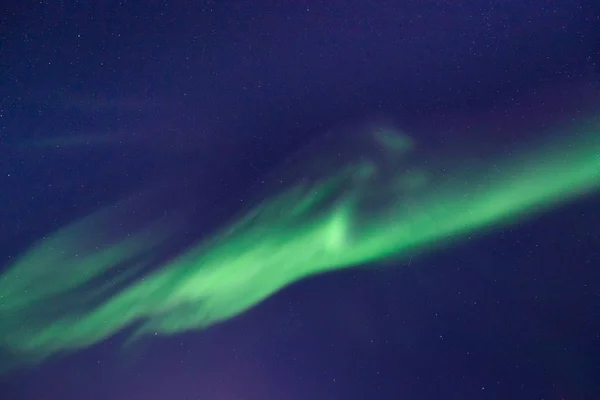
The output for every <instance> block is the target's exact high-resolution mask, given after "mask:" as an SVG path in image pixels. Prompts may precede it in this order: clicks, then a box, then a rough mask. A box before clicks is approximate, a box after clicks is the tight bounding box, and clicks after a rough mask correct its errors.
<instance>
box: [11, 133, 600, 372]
mask: <svg viewBox="0 0 600 400" xmlns="http://www.w3.org/2000/svg"><path fill="white" fill-rule="evenodd" d="M349 135H350V136H345V137H342V138H340V137H338V138H337V144H336V143H335V142H330V141H325V142H323V143H320V144H317V145H315V146H313V147H311V148H309V149H308V150H307V152H305V153H308V155H309V156H310V157H307V158H306V159H305V160H303V159H302V157H299V158H298V159H296V163H295V164H292V165H288V166H287V167H285V168H284V169H283V170H282V171H280V174H278V175H277V176H274V177H273V179H272V182H273V184H274V185H279V187H280V188H279V189H276V190H274V191H275V193H268V195H267V196H265V197H264V200H263V201H261V202H258V203H256V205H255V206H254V207H251V208H250V209H249V210H248V211H247V212H246V213H244V214H243V215H241V217H240V218H238V219H237V220H234V221H233V222H232V223H230V224H227V225H226V226H225V227H224V228H223V229H222V230H221V231H219V232H217V233H215V234H214V235H213V236H212V237H210V238H209V239H208V240H205V241H202V242H200V243H199V244H197V245H196V246H194V247H192V248H190V249H188V250H187V251H185V252H183V253H182V254H180V255H178V256H177V257H175V258H173V259H171V260H170V261H168V262H166V263H165V264H164V265H162V266H161V268H160V269H155V270H154V272H152V273H150V274H147V275H146V276H145V277H144V278H143V279H142V278H139V279H137V280H133V279H130V277H129V278H127V279H125V278H123V280H122V281H119V282H115V281H109V282H107V281H101V282H103V283H98V280H99V279H100V280H101V278H102V276H103V275H104V274H106V273H109V272H110V270H112V269H114V268H115V267H123V266H129V268H132V266H134V267H135V266H136V265H140V266H144V265H147V264H150V263H152V261H153V260H154V257H153V254H155V252H156V251H157V249H160V248H164V247H165V246H166V245H167V243H168V240H169V238H170V237H172V234H173V233H174V230H175V228H174V225H173V226H171V225H170V224H168V223H166V222H165V221H163V220H157V221H154V222H150V223H148V224H147V225H146V226H145V227H143V228H142V229H139V230H138V231H137V232H134V233H132V234H131V235H129V236H126V237H123V238H121V239H119V240H111V241H110V242H109V243H107V239H106V238H107V237H111V236H107V235H108V234H109V233H110V231H111V230H114V227H115V226H117V225H118V223H119V221H120V218H121V217H122V216H120V215H119V213H115V212H114V211H111V210H113V207H111V208H109V209H106V210H103V211H100V212H99V213H96V214H94V215H92V216H90V217H88V218H86V219H82V220H80V221H77V222H75V223H74V224H72V225H70V226H67V227H66V228H64V229H61V230H59V231H58V232H56V233H55V234H53V235H51V236H50V237H48V238H46V239H43V240H41V241H40V242H38V243H37V244H35V245H34V246H33V247H32V248H31V249H30V250H29V251H28V252H26V253H25V254H23V255H22V256H21V257H20V258H18V259H17V260H15V261H14V262H13V263H12V264H11V265H10V266H9V267H8V269H6V270H5V272H4V273H3V275H1V276H0V321H2V323H1V324H0V346H1V347H2V348H3V349H4V351H5V352H7V353H8V354H10V355H11V361H13V362H14V363H15V364H11V365H8V364H7V365H5V369H8V368H12V367H14V366H15V365H17V364H19V363H36V362H40V361H43V360H44V359H46V358H47V357H49V356H51V355H53V354H55V353H59V352H62V351H68V350H74V349H79V348H83V347H87V346H90V345H92V344H94V343H97V342H99V341H101V340H103V339H105V338H107V337H109V336H111V335H113V334H115V333H116V332H118V331H120V330H122V329H124V328H126V327H128V326H131V325H132V324H134V323H135V324H137V325H136V326H138V330H137V333H136V335H134V337H136V336H137V335H140V334H144V333H150V332H151V333H153V334H172V333H177V332H182V331H186V330H190V329H201V328H206V327H208V326H210V325H212V324H215V323H217V322H219V321H223V320H226V319H229V318H232V317H234V316H236V315H239V314H240V313H242V312H244V311H245V310H247V309H249V308H251V307H253V306H255V305H256V304H258V303H259V302H261V301H262V300H264V299H265V298H267V297H269V296H270V295H272V294H273V293H275V292H277V291H278V290H280V289H281V288H283V287H285V286H286V285H288V284H290V283H292V282H296V281H298V280H300V279H302V278H305V277H308V276H312V275H316V274H319V273H324V272H327V271H333V270H336V269H341V268H348V267H353V266H358V265H362V264H368V263H371V262H374V261H377V260H381V259H386V258H390V257H397V258H403V257H409V256H412V255H414V254H415V252H423V251H431V250H433V249H435V248H437V247H439V246H443V245H448V244H451V243H453V242H454V241H456V240H459V239H460V238H462V237H465V236H466V235H470V234H473V233H474V232H480V231H483V230H486V229H491V228H496V227H499V226H503V225H505V224H507V223H516V222H519V221H521V220H522V219H523V218H525V217H528V216H531V215H535V214H537V213H539V212H541V211H545V210H548V209H550V208H552V207H554V206H556V205H559V204H561V203H564V202H565V201H568V200H571V199H574V198H576V197H578V196H581V195H583V194H586V193H590V192H592V191H594V190H596V189H598V187H599V186H600V129H599V127H598V126H597V125H588V126H586V127H585V128H580V129H578V130H577V132H575V131H573V132H571V134H570V135H566V136H565V137H563V138H554V140H548V141H547V142H546V143H542V144H540V145H538V146H537V147H535V148H532V149H529V150H527V149H519V148H516V149H513V151H512V153H510V154H506V155H504V156H499V157H496V158H494V159H490V160H488V161H486V162H481V161H479V162H475V161H469V158H472V157H474V156H477V154H472V153H470V152H468V151H464V152H463V153H458V154H445V155H440V154H438V155H436V157H435V158H434V157H432V156H428V155H427V154H426V153H424V152H422V153H421V152H419V150H418V149H417V147H418V146H417V144H418V143H417V144H415V143H413V142H412V141H411V140H409V139H408V138H406V137H405V136H402V135H399V134H398V133H396V132H395V131H394V130H392V129H389V128H387V127H384V128H377V129H374V130H373V129H371V130H370V131H369V133H368V134H367V135H364V136H361V137H360V138H359V140H357V137H355V136H356V135H354V134H349ZM315 154H317V155H315ZM319 155H320V156H319ZM309 162H310V163H316V164H315V165H316V168H311V167H310V166H309V165H308V163H309ZM294 172H298V174H297V175H296V176H297V177H302V178H300V179H288V178H287V177H288V176H293V173H294ZM281 181H283V182H284V184H281V183H280V182H281ZM133 271H137V269H133Z"/></svg>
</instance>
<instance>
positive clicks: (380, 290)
mask: <svg viewBox="0 0 600 400" xmlns="http://www.w3.org/2000/svg"><path fill="white" fill-rule="evenodd" d="M6 3H8V4H7V5H3V6H2V8H1V9H0V272H1V271H2V269H3V268H4V266H5V265H8V264H9V263H10V262H11V260H12V259H14V258H15V257H16V256H17V255H19V254H21V253H22V252H24V251H26V250H27V248H28V246H30V245H31V243H33V242H34V241H35V240H38V239H39V238H41V237H44V235H48V234H49V232H52V231H53V230H55V229H57V228H59V227H60V226H62V225H64V224H65V223H66V222H68V221H70V220H72V219H74V218H79V217H81V216H83V215H86V214H88V213H89V212H91V211H92V210H94V209H95V208H96V207H98V206H101V205H106V204H111V203H112V202H114V201H117V200H118V199H120V198H121V197H122V196H124V195H126V194H127V193H131V192H132V191H135V190H137V188H139V187H141V186H143V185H145V184H148V183H152V184H157V183H159V184H163V185H167V186H169V185H170V186H173V187H177V188H178V189H177V191H175V192H174V193H177V194H176V196H181V197H183V199H182V201H183V202H185V203H186V204H202V206H198V207H197V208H196V209H195V212H194V213H193V218H196V219H197V222H196V220H194V221H193V222H194V225H195V226H196V230H195V231H190V233H189V235H190V237H189V240H194V239H196V238H197V237H200V236H201V235H203V234H205V233H206V232H208V231H210V230H212V229H214V228H215V227H218V226H219V225H220V222H221V221H222V220H224V219H226V218H227V217H228V216H229V214H230V213H232V212H233V211H235V210H234V208H235V205H236V204H238V203H240V202H243V201H244V199H245V198H246V197H247V193H248V190H249V187H251V183H252V182H254V181H256V180H257V179H261V177H262V176H264V175H265V174H269V173H270V172H271V171H273V170H274V169H275V168H277V166H278V165H280V164H281V163H282V162H284V160H286V158H288V157H289V156H290V155H291V154H293V153H294V152H296V151H297V150H299V149H300V148H302V146H303V145H305V144H307V143H309V142H310V141H312V140H313V139H317V138H319V137H320V135H322V134H323V133H324V132H326V131H327V130H329V129H333V128H335V127H337V126H340V125H341V124H344V123H348V121H355V120H361V119H363V118H369V117H370V116H373V115H391V116H393V118H394V120H395V121H399V123H400V124H401V128H402V129H403V130H404V131H405V132H408V133H410V135H411V136H413V137H414V138H417V139H418V140H419V142H420V143H423V145H424V146H425V147H429V148H437V147H440V146H441V147H443V146H455V147H461V146H462V145H463V144H464V145H467V144H469V145H472V143H477V146H478V147H479V148H484V149H488V148H498V149H501V148H502V146H503V145H505V144H507V143H509V144H515V143H516V144H519V143H529V142H530V141H533V140H535V139H537V138H538V137H537V136H536V135H540V134H539V133H537V132H545V130H544V129H548V128H552V127H554V126H561V124H564V123H566V122H570V121H577V119H578V118H581V119H583V118H590V117H595V118H597V117H598V110H599V108H598V106H599V105H600V90H599V89H600V54H599V53H598V51H599V50H598V49H599V47H600V46H599V45H600V41H599V39H600V33H599V32H600V17H599V15H600V14H599V13H598V11H597V9H596V6H597V5H595V4H594V1H593V0H581V1H564V0H563V1H552V2H549V1H546V0H503V1H477V0H456V1H450V0H446V1H423V0H420V1H415V0H405V1H388V0H380V1H369V2H367V1H354V0H346V1H329V2H325V1H274V0H269V1H267V0H264V1H254V2H244V1H232V0H224V1H197V2H188V1H183V0H182V1H170V2H169V1H144V2H142V1H140V2H134V1H129V2H128V1H102V2H82V1H79V2H70V1H39V2H27V1H24V2H10V1H9V2H6ZM11 3H14V4H11ZM565 134H568V132H566V133H565ZM182 188H183V189H182ZM163 197H169V194H168V193H167V194H166V195H165V194H163ZM599 201H600V198H599V197H598V196H597V195H590V196H586V197H585V198H582V199H580V200H578V201H576V202H572V203H570V204H568V205H565V206H562V207H560V208H557V209H554V210H552V211H551V212H549V213H546V214H543V215H541V216H539V217H537V218H535V219H532V220H529V221H527V222H524V223H522V224H519V225H514V226H510V227H507V228H504V229H501V230H496V231H492V232H490V233H487V234H482V235H474V236H472V237H469V238H468V240H465V241H463V242H461V243H458V244H456V245H454V246H452V247H450V248H446V249H442V250H439V251H436V252H431V253H428V254H425V255H422V256H419V257H415V258H414V259H411V260H410V261H409V262H404V263H403V264H401V265H390V262H386V263H383V264H382V265H374V266H371V267H370V268H360V269H347V270H344V271H339V272H335V273H330V274H325V275H320V276H316V277H313V278H310V279H307V280H303V281H300V282H297V283H295V284H293V285H291V286H290V287H287V288H286V289H284V290H283V291H281V292H279V293H277V294H276V295H274V296H272V297H270V298H269V299H268V300H266V301H265V302H263V303H262V304H260V305H259V306H257V307H255V308H252V309H250V310H249V311H248V312H246V313H244V314H242V315H241V316H238V317H236V318H234V319H232V320H229V321H226V322H224V323H222V324H218V325H216V326H213V327H211V328H209V329H207V330H205V331H190V332H187V333H184V334H178V335H173V336H166V337H165V336H162V337H157V338H150V339H145V340H143V341H142V342H141V343H140V344H139V345H138V346H135V347H134V348H133V350H129V351H123V346H122V344H123V341H124V339H125V334H118V335H116V336H114V337H111V338H109V339H108V340H106V341H103V342H102V343H100V344H98V345H95V346H92V347H89V348H87V349H84V350H81V351H76V352H73V353H69V354H66V355H63V356H59V357H55V358H51V359H50V360H48V361H46V362H44V363H42V364H41V365H39V366H37V367H35V368H29V369H25V370H23V371H18V372H16V373H12V374H9V375H7V376H3V377H0V398H2V399H3V400H4V399H6V400H54V399H56V400H67V399H89V400H95V399H111V400H113V399H114V400H121V399H122V400H126V399H144V400H155V399H156V400H159V399H160V400H162V399H181V400H192V399H194V400H195V399H198V400H254V399H256V400H258V399H260V400H263V399H282V400H296V399H298V400H300V399H303V400H304V399H311V400H312V399H315V400H318V399H323V400H330V399H344V400H354V399H357V400H358V399H390V400H391V399H394V400H396V399H397V400H400V399H423V400H429V399H450V400H453V399H503V400H504V399H545V400H551V399H565V400H566V399H569V400H570V399H586V400H587V399H590V400H593V399H600V379H599V378H598V377H599V376H600V253H599V248H600V214H599V211H598V204H599ZM165 212H166V211H165ZM392 264H393V263H392ZM48 285H52V280H51V279H49V280H48ZM1 298H2V293H0V301H1ZM0 324H2V320H1V319H0ZM0 339H1V338H0ZM2 354H3V353H1V352H0V357H1V355H2Z"/></svg>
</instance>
